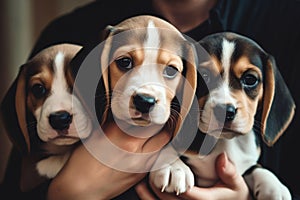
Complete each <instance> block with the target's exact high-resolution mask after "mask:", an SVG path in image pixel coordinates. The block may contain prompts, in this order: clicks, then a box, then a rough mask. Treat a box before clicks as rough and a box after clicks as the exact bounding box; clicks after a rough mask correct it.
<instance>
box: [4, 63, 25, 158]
mask: <svg viewBox="0 0 300 200" xmlns="http://www.w3.org/2000/svg"><path fill="white" fill-rule="evenodd" d="M1 115H2V119H3V122H4V126H5V127H6V130H7V133H8V135H9V137H10V139H11V141H12V142H13V143H14V145H15V146H16V147H17V148H18V149H19V150H20V151H21V152H29V151H30V138H29V134H28V130H27V121H26V65H23V66H21V67H20V70H19V74H18V76H17V78H16V79H15V81H14V82H13V84H12V86H11V87H10V88H9V90H8V92H7V93H6V95H5V97H4V99H3V101H2V104H1Z"/></svg>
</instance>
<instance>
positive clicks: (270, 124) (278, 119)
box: [261, 55, 296, 146]
mask: <svg viewBox="0 0 300 200" xmlns="http://www.w3.org/2000/svg"><path fill="white" fill-rule="evenodd" d="M264 71H265V77H264V97H263V110H262V116H261V124H262V127H261V134H262V137H263V140H264V142H265V143H266V144H267V145H268V146H272V145H273V144H274V143H275V142H276V141H277V140H278V138H279V137H280V136H281V135H282V134H283V132H284V131H285V130H286V129H287V127H288V125H289V124H290V122H291V121H292V119H293V116H294V113H295V107H296V106H295V103H294V100H293V98H292V96H291V94H290V91H289V89H288V87H287V86H286V84H285V82H284V80H283V78H282V76H281V74H280V72H279V70H278V69H277V67H276V63H275V59H274V58H273V57H272V56H271V55H269V58H268V60H267V64H266V65H265V69H264Z"/></svg>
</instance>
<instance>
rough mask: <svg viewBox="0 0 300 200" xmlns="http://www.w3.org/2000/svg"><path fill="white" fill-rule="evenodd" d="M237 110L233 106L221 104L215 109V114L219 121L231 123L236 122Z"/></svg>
mask: <svg viewBox="0 0 300 200" xmlns="http://www.w3.org/2000/svg"><path fill="white" fill-rule="evenodd" d="M236 111H237V109H236V108H235V107H234V106H233V105H232V104H219V105H216V106H215V107H214V114H215V116H216V118H217V120H219V121H223V120H225V122H230V121H232V120H234V118H235V115H236Z"/></svg>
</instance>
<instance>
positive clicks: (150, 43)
mask: <svg viewBox="0 0 300 200" xmlns="http://www.w3.org/2000/svg"><path fill="white" fill-rule="evenodd" d="M146 34H147V35H146V40H145V42H144V52H145V58H144V62H143V64H146V65H149V64H150V63H156V61H157V57H158V49H159V45H160V37H159V32H158V29H157V27H155V25H154V23H153V21H152V20H150V21H149V22H148V26H147V33H146Z"/></svg>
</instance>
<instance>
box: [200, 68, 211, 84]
mask: <svg viewBox="0 0 300 200" xmlns="http://www.w3.org/2000/svg"><path fill="white" fill-rule="evenodd" d="M199 71H200V75H201V77H202V79H203V80H204V81H205V83H209V81H210V73H209V71H208V70H207V69H200V70H199Z"/></svg>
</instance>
